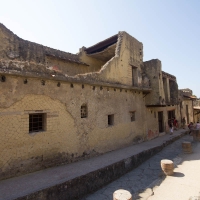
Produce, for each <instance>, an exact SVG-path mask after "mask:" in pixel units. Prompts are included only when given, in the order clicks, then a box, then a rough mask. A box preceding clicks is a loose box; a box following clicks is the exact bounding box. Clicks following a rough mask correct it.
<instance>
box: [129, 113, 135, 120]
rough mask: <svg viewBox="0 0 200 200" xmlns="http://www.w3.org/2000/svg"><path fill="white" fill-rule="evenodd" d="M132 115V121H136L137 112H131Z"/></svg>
mask: <svg viewBox="0 0 200 200" xmlns="http://www.w3.org/2000/svg"><path fill="white" fill-rule="evenodd" d="M130 115H131V121H132V122H133V121H135V111H134V112H130Z"/></svg>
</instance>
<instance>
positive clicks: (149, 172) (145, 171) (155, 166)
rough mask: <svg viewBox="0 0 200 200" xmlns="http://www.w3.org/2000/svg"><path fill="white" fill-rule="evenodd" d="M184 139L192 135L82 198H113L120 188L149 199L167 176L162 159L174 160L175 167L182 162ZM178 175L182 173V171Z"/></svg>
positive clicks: (88, 199)
mask: <svg viewBox="0 0 200 200" xmlns="http://www.w3.org/2000/svg"><path fill="white" fill-rule="evenodd" d="M183 141H192V137H191V136H189V135H186V136H184V137H182V138H180V139H179V140H177V141H175V142H174V143H172V144H171V145H169V146H167V147H165V148H164V149H163V150H162V151H161V152H159V153H158V154H156V155H155V156H153V157H151V158H150V159H149V160H147V161H146V162H144V163H143V164H141V165H140V166H139V167H137V168H136V169H134V170H132V171H131V172H129V173H127V174H126V175H124V176H122V177H121V178H119V179H118V180H116V181H114V182H112V183H110V184H109V185H107V186H105V187H103V188H102V189H100V190H98V191H97V192H95V193H93V194H91V195H88V196H86V197H85V198H83V199H82V200H94V199H95V200H107V199H108V200H111V199H112V195H113V192H114V191H115V190H118V189H125V190H128V191H129V192H130V193H131V194H132V196H133V199H147V198H148V197H149V196H151V195H152V194H153V188H154V187H155V186H156V185H160V183H161V182H162V181H163V179H164V178H165V176H164V174H163V173H162V170H161V167H160V161H161V160H162V159H170V160H173V161H174V164H175V168H176V166H177V165H178V164H179V163H181V161H182V158H181V156H182V155H183V153H182V146H181V144H182V142H183ZM196 145H197V143H193V142H192V146H193V147H195V146H196ZM178 175H181V173H179V174H178ZM168 192H170V191H168ZM191 196H192V195H191ZM160 199H162V198H160ZM175 199H176V198H175Z"/></svg>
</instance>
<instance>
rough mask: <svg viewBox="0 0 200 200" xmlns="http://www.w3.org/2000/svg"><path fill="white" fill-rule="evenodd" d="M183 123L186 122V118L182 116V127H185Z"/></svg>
mask: <svg viewBox="0 0 200 200" xmlns="http://www.w3.org/2000/svg"><path fill="white" fill-rule="evenodd" d="M185 123H186V120H185V117H183V119H182V126H183V129H185Z"/></svg>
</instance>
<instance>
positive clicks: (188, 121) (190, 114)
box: [182, 99, 194, 124]
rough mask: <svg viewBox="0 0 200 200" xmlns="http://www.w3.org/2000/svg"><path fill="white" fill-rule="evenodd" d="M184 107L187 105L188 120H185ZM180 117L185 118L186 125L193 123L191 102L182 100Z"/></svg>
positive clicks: (185, 112)
mask: <svg viewBox="0 0 200 200" xmlns="http://www.w3.org/2000/svg"><path fill="white" fill-rule="evenodd" d="M186 105H188V118H187V111H186ZM182 117H185V120H186V124H189V123H190V122H194V118H193V105H192V100H189V99H188V100H187V99H183V101H182Z"/></svg>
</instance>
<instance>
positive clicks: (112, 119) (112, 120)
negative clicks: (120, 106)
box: [108, 115, 114, 126]
mask: <svg viewBox="0 0 200 200" xmlns="http://www.w3.org/2000/svg"><path fill="white" fill-rule="evenodd" d="M113 124H114V115H108V126H112V125H113Z"/></svg>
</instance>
